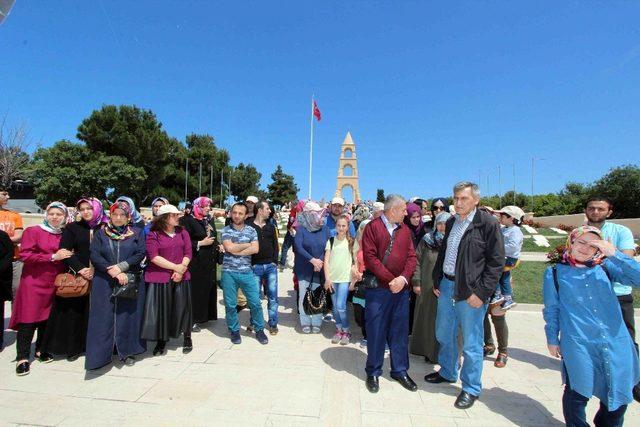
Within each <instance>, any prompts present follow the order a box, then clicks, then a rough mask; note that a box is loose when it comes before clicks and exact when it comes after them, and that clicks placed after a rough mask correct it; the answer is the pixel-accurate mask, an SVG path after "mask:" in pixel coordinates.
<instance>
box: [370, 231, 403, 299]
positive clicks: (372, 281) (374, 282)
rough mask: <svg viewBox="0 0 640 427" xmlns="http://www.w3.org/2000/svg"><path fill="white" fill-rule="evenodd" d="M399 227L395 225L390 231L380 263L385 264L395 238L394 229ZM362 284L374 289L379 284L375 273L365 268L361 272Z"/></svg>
mask: <svg viewBox="0 0 640 427" xmlns="http://www.w3.org/2000/svg"><path fill="white" fill-rule="evenodd" d="M398 229H399V227H396V228H395V229H394V230H393V232H392V233H391V240H389V246H387V250H386V251H385V252H384V256H383V257H382V265H385V263H386V262H387V258H389V254H390V253H391V249H392V248H393V241H394V240H395V238H396V231H398ZM362 286H363V287H364V288H365V289H376V288H377V287H378V286H380V284H379V283H378V278H377V277H376V275H375V274H373V273H372V272H371V271H369V270H365V271H364V273H362Z"/></svg>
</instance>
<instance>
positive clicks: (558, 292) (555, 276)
mask: <svg viewBox="0 0 640 427" xmlns="http://www.w3.org/2000/svg"><path fill="white" fill-rule="evenodd" d="M600 267H602V269H603V270H604V274H606V275H607V279H609V282H613V280H611V273H609V269H608V268H607V267H606V266H605V265H604V264H600ZM552 269H553V270H552V273H553V286H555V288H556V293H557V294H558V296H559V295H560V284H559V283H558V269H557V268H556V264H554V265H553V267H552Z"/></svg>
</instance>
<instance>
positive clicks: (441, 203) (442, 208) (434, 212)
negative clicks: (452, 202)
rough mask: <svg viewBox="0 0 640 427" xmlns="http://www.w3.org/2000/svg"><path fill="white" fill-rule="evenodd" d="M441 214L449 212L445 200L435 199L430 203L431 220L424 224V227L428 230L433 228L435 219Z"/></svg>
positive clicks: (442, 198) (441, 198)
mask: <svg viewBox="0 0 640 427" xmlns="http://www.w3.org/2000/svg"><path fill="white" fill-rule="evenodd" d="M442 212H449V204H448V203H447V199H446V198H444V197H436V198H435V199H433V200H432V201H431V220H430V221H429V222H427V223H425V227H427V229H428V230H430V229H432V228H434V227H435V226H434V222H435V219H436V217H437V216H438V215H439V214H441V213H442Z"/></svg>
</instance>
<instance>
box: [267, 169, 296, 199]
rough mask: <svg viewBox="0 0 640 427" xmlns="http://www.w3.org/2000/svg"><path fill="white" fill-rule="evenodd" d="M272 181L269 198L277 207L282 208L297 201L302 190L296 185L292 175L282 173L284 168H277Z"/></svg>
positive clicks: (269, 186) (272, 175)
mask: <svg viewBox="0 0 640 427" xmlns="http://www.w3.org/2000/svg"><path fill="white" fill-rule="evenodd" d="M271 181H272V182H271V184H269V185H268V186H267V189H268V190H269V192H268V197H269V199H270V200H271V201H272V202H273V203H274V204H275V205H279V206H282V205H284V204H285V203H287V202H291V201H293V200H296V198H297V194H298V191H300V188H298V186H297V185H296V183H295V180H294V179H293V176H292V175H288V174H286V173H284V172H283V171H282V166H280V165H278V166H277V167H276V170H275V172H273V173H272V174H271Z"/></svg>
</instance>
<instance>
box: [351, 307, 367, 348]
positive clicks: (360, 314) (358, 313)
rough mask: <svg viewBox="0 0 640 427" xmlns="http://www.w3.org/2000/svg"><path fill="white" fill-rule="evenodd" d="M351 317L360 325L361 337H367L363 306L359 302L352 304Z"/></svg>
mask: <svg viewBox="0 0 640 427" xmlns="http://www.w3.org/2000/svg"><path fill="white" fill-rule="evenodd" d="M353 318H354V319H355V321H356V324H357V325H358V326H360V329H361V330H362V338H364V339H365V340H366V339H367V329H366V328H365V326H364V325H365V320H364V307H363V306H361V305H360V304H353Z"/></svg>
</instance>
